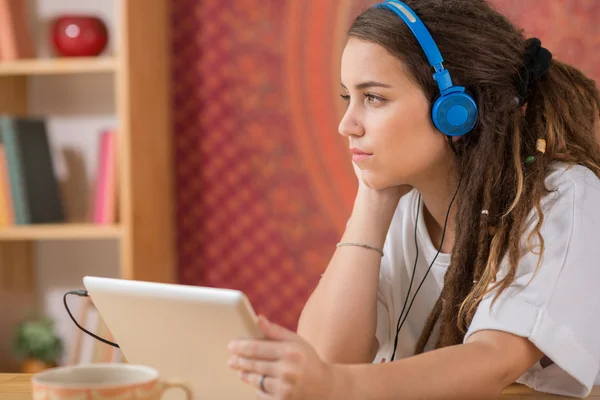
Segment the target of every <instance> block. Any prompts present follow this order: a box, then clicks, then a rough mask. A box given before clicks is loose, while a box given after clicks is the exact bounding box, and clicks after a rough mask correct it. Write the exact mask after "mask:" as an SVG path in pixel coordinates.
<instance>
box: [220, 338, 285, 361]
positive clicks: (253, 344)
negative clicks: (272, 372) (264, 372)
mask: <svg viewBox="0 0 600 400" xmlns="http://www.w3.org/2000/svg"><path fill="white" fill-rule="evenodd" d="M285 346H286V343H284V342H273V341H270V340H257V339H239V340H234V341H232V342H231V343H230V344H229V350H230V351H231V353H233V354H234V355H237V356H240V357H246V358H257V359H260V360H278V359H280V358H281V357H282V355H283V354H284V353H285Z"/></svg>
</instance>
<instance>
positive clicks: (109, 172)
mask: <svg viewBox="0 0 600 400" xmlns="http://www.w3.org/2000/svg"><path fill="white" fill-rule="evenodd" d="M115 139H116V138H115V132H114V131H106V132H103V133H102V135H101V137H100V146H99V147H100V148H99V155H98V169H97V172H96V189H95V193H94V207H93V214H94V215H93V221H94V223H96V224H112V223H115V222H116V218H115V214H116V213H115V209H116V202H117V201H116V200H117V199H116V197H117V196H116V194H117V190H116V145H115V144H116V140H115Z"/></svg>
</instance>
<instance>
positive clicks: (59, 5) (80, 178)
mask: <svg viewBox="0 0 600 400" xmlns="http://www.w3.org/2000/svg"><path fill="white" fill-rule="evenodd" d="M116 1H119V0H30V3H31V11H30V14H31V18H32V21H34V22H35V23H34V24H32V28H33V30H34V33H35V43H36V47H37V54H38V55H39V56H41V57H50V56H51V55H52V51H51V47H50V42H49V40H48V37H49V36H48V30H49V28H50V20H51V19H52V18H53V17H55V16H56V15H59V14H65V13H93V14H96V15H98V16H100V17H101V18H103V19H104V21H106V23H107V25H108V26H109V35H110V39H109V45H108V48H107V50H106V51H105V54H114V52H115V49H114V38H115V35H116V34H117V32H116V30H115V25H116V21H117V20H116V17H117V16H116V15H115V14H116V11H117V10H115V3H116ZM150 1H151V0H150ZM29 82H30V83H29V89H28V90H29V99H30V104H29V106H30V110H31V112H32V113H33V114H37V115H43V116H46V117H48V124H49V131H50V140H51V145H52V149H53V156H54V160H55V166H56V171H57V174H58V177H59V179H60V180H61V181H62V182H61V184H62V185H64V190H65V195H66V198H65V201H66V203H67V204H66V206H67V210H68V212H69V214H70V218H71V219H72V220H76V221H81V220H83V219H85V218H86V217H87V215H86V211H87V208H88V206H87V205H88V204H89V202H90V199H91V197H90V191H89V188H90V186H91V185H93V182H94V177H95V174H96V158H97V157H96V152H97V142H98V137H99V134H100V132H101V131H102V130H103V129H107V128H114V127H116V126H117V121H116V118H115V102H114V90H113V75H111V74H108V73H107V74H95V75H87V74H86V75H79V76H43V77H34V78H31V79H30V81H29ZM35 250H36V251H35V271H36V274H37V291H38V295H39V302H40V305H41V306H42V311H43V312H44V313H46V314H47V315H49V316H50V317H52V318H54V319H55V320H56V321H57V330H58V332H59V333H60V335H61V337H62V338H63V339H64V340H65V344H66V346H67V348H68V346H69V344H70V342H71V338H72V337H73V334H74V332H75V329H76V327H75V326H74V325H73V323H72V322H71V320H70V319H69V317H68V315H67V313H66V312H65V310H64V306H63V304H62V295H63V294H64V292H66V291H68V290H72V289H77V288H80V287H81V279H82V277H83V276H85V275H99V276H117V275H118V260H119V256H118V243H117V242H116V241H114V240H98V241H78V240H72V241H55V242H52V241H46V242H38V243H36V245H35ZM0 297H1V296H0ZM0 300H2V299H0ZM69 304H72V305H73V306H72V308H73V309H74V312H75V314H74V315H77V310H78V307H77V305H78V304H80V299H77V298H71V299H70V302H69ZM25 306H26V305H23V307H25ZM17 307H19V305H17Z"/></svg>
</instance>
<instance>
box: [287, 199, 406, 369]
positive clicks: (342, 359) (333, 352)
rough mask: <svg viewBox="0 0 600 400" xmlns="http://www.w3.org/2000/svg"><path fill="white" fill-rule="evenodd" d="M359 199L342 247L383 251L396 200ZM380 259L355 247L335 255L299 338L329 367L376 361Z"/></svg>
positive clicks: (310, 303) (303, 318) (301, 325)
mask: <svg viewBox="0 0 600 400" xmlns="http://www.w3.org/2000/svg"><path fill="white" fill-rule="evenodd" d="M367 197H368V196H357V199H356V202H355V206H354V210H353V213H352V217H351V218H350V221H349V223H348V226H347V229H346V231H345V233H344V235H343V237H342V239H341V240H342V241H346V242H359V243H366V244H369V245H371V246H375V247H378V248H382V247H383V243H384V241H385V236H386V234H387V231H388V229H389V224H390V221H391V219H392V216H393V213H394V211H395V208H396V204H397V200H393V199H391V200H389V201H386V200H382V199H378V200H375V199H369V198H367ZM380 263H381V255H380V254H379V253H377V252H376V251H373V250H369V249H364V248H360V247H354V246H345V247H340V248H338V249H336V251H335V253H334V255H333V257H332V259H331V262H330V263H329V265H328V267H327V269H326V271H325V273H324V275H323V277H322V278H321V281H320V282H319V285H318V286H317V288H316V289H315V291H314V293H313V294H312V295H311V297H310V299H309V300H308V302H307V304H306V306H305V308H304V310H303V311H302V315H301V316H300V320H299V324H298V333H299V334H300V336H302V337H303V338H304V339H305V340H306V341H308V342H309V343H311V344H312V345H313V346H314V347H315V349H316V350H317V353H318V354H319V355H320V356H321V357H322V358H323V359H324V360H326V361H329V362H337V363H360V362H370V361H372V359H373V357H374V352H373V350H374V349H376V347H375V346H374V345H375V326H376V319H377V309H376V306H377V287H378V282H379V267H380Z"/></svg>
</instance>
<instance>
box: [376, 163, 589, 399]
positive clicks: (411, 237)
mask: <svg viewBox="0 0 600 400" xmlns="http://www.w3.org/2000/svg"><path fill="white" fill-rule="evenodd" d="M546 187H547V188H549V189H556V190H555V191H553V192H551V193H550V194H549V195H547V196H546V197H545V198H544V199H542V208H543V210H544V222H543V225H542V228H541V234H542V235H543V238H544V241H545V252H544V255H543V259H542V263H541V265H540V269H539V271H538V273H537V274H536V275H535V276H534V277H533V279H532V280H531V283H529V285H527V283H528V282H529V281H530V279H531V278H532V275H533V272H534V271H535V268H536V264H537V262H538V256H537V255H536V254H532V253H527V254H526V255H524V256H523V258H522V259H521V260H520V262H519V269H518V271H517V275H516V279H515V281H514V282H513V283H512V285H511V286H510V287H509V288H508V289H507V290H506V291H505V292H504V293H502V295H501V296H500V297H499V299H498V300H497V301H496V303H495V304H494V307H493V309H492V310H491V311H490V304H491V301H492V298H493V296H491V295H488V296H487V297H486V298H484V299H483V300H482V302H481V303H480V305H479V307H478V309H477V312H476V314H475V317H474V318H473V321H472V324H471V326H470V327H469V329H468V332H467V334H466V335H465V341H466V339H467V338H468V337H469V335H471V334H473V333H474V332H477V331H479V330H484V329H494V330H500V331H505V332H510V333H513V334H515V335H519V336H522V337H526V338H528V339H529V340H530V341H531V342H532V343H534V344H535V345H536V346H537V347H538V348H539V349H540V350H541V351H542V352H544V354H545V355H546V356H547V357H548V358H550V359H551V360H552V361H553V362H554V363H553V364H551V365H549V366H546V367H545V368H542V366H541V365H540V363H537V364H536V365H535V366H533V367H532V368H531V369H529V370H528V371H527V372H526V373H525V374H523V375H522V376H521V377H520V378H519V379H518V380H517V382H519V383H523V384H525V385H527V386H529V387H531V388H533V389H535V390H538V391H542V392H549V393H554V394H559V395H566V396H575V397H585V396H586V395H588V394H589V392H590V390H591V388H592V386H593V385H594V384H600V375H599V372H600V243H599V240H598V239H599V238H600V180H599V179H598V178H597V177H596V176H595V175H594V174H593V172H591V171H590V170H589V169H587V168H584V167H582V166H578V165H575V166H572V167H571V168H567V167H566V165H565V164H560V163H557V164H555V165H554V168H553V170H552V171H551V172H550V174H549V175H548V177H547V179H546ZM418 199H419V196H418V193H417V192H416V190H413V191H412V192H410V193H408V194H407V195H405V196H404V197H403V198H402V199H401V200H400V203H399V204H398V208H397V209H396V212H395V214H394V217H393V220H392V223H391V226H390V229H389V232H388V235H387V238H386V242H385V246H384V253H385V256H384V257H383V258H382V263H381V272H380V276H379V290H378V301H377V330H376V336H377V339H378V341H379V345H380V346H379V351H378V353H377V356H376V358H375V360H374V362H376V363H378V362H382V361H388V360H390V356H391V352H392V350H393V346H394V337H395V334H396V331H395V327H396V323H397V320H398V317H399V315H400V311H401V309H402V306H403V304H404V301H405V298H406V292H407V291H408V286H409V282H410V278H411V274H412V270H413V265H414V260H415V234H414V228H415V217H416V212H417V202H418ZM422 212H423V206H422V205H421V208H420V212H419V213H420V215H419V218H418V225H417V236H416V238H417V244H418V247H419V259H418V263H417V266H416V272H415V277H414V281H413V285H412V289H411V293H410V297H409V304H410V300H412V297H413V296H414V293H415V291H416V289H417V287H418V285H419V283H420V282H421V280H422V278H423V276H424V274H425V271H426V270H427V267H428V266H429V264H430V263H431V261H432V260H433V258H434V256H435V254H436V252H437V249H436V248H434V246H433V244H432V242H431V239H430V237H429V234H428V232H427V228H426V226H425V223H424V221H423V214H422ZM535 219H537V217H536V216H535V214H534V212H532V213H531V214H530V220H529V221H534V220H535ZM529 226H530V227H532V226H533V224H531V225H529ZM526 238H527V233H526V234H525V235H524V238H523V248H524V249H525V248H526V247H525V246H524V243H525V240H526ZM534 239H535V240H534V242H533V243H534V244H535V243H537V237H534ZM449 263H450V255H449V254H443V253H440V254H439V255H438V257H437V259H436V261H435V263H434V264H433V266H432V268H431V270H430V272H429V275H428V276H427V278H426V279H425V282H424V283H423V286H422V287H421V289H420V290H419V293H418V295H417V297H416V300H415V301H414V304H413V306H412V308H411V310H410V313H409V315H408V318H407V319H406V322H405V323H404V326H403V327H402V329H401V331H400V335H399V338H398V348H397V351H396V356H395V359H396V360H398V359H401V358H404V357H409V356H412V355H414V348H415V344H416V342H417V340H418V338H419V336H420V333H421V330H422V328H423V326H424V325H425V321H426V319H427V317H428V316H429V313H430V312H431V310H432V308H433V305H434V303H435V301H436V300H437V298H438V296H439V294H440V291H441V289H442V285H443V281H444V279H443V278H444V274H445V272H446V269H447V267H448V265H449ZM503 265H504V266H505V267H506V265H507V264H506V263H503ZM505 267H504V268H505ZM500 273H501V274H502V273H505V271H504V272H503V271H502V269H501V271H500ZM525 285H527V286H525ZM407 307H408V305H407ZM438 333H439V321H438V325H437V326H436V328H435V330H434V333H433V335H432V338H431V339H430V341H429V343H428V346H427V347H426V350H429V349H431V348H432V347H433V345H434V344H435V341H436V338H437V336H438Z"/></svg>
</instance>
